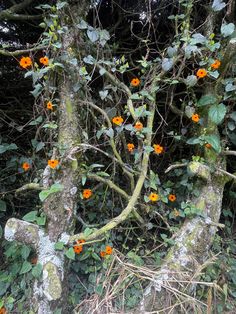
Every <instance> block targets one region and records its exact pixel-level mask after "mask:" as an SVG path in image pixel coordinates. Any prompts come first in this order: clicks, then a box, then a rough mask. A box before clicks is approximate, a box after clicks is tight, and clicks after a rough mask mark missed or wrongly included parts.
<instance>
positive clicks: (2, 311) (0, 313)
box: [0, 306, 7, 314]
mask: <svg viewBox="0 0 236 314" xmlns="http://www.w3.org/2000/svg"><path fill="white" fill-rule="evenodd" d="M0 314H7V310H6V308H5V307H4V306H3V307H1V308H0Z"/></svg>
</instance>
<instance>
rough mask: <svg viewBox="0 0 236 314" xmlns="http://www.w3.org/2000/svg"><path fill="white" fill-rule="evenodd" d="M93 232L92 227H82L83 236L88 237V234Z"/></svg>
mask: <svg viewBox="0 0 236 314" xmlns="http://www.w3.org/2000/svg"><path fill="white" fill-rule="evenodd" d="M92 233H93V229H91V228H85V229H84V235H85V237H88V236H89V235H90V234H92Z"/></svg>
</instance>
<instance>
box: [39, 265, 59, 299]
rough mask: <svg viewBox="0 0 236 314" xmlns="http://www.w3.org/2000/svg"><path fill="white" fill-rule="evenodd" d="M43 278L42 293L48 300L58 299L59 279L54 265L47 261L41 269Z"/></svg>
mask: <svg viewBox="0 0 236 314" xmlns="http://www.w3.org/2000/svg"><path fill="white" fill-rule="evenodd" d="M43 274H44V275H43V276H44V280H45V289H44V294H45V295H46V296H47V298H48V300H50V301H51V300H58V299H59V298H60V297H61V294H62V286H61V280H60V277H59V273H58V271H57V267H56V265H54V264H53V263H51V262H48V263H47V264H46V265H45V266H44V269H43Z"/></svg>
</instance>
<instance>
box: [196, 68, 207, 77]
mask: <svg viewBox="0 0 236 314" xmlns="http://www.w3.org/2000/svg"><path fill="white" fill-rule="evenodd" d="M205 76H207V70H205V69H199V70H198V71H197V77H198V78H203V77H205Z"/></svg>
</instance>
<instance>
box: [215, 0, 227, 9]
mask: <svg viewBox="0 0 236 314" xmlns="http://www.w3.org/2000/svg"><path fill="white" fill-rule="evenodd" d="M225 6H226V3H225V2H223V1H222V0H214V1H213V4H212V10H213V11H220V10H222V9H223V8H224V7H225Z"/></svg>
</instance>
